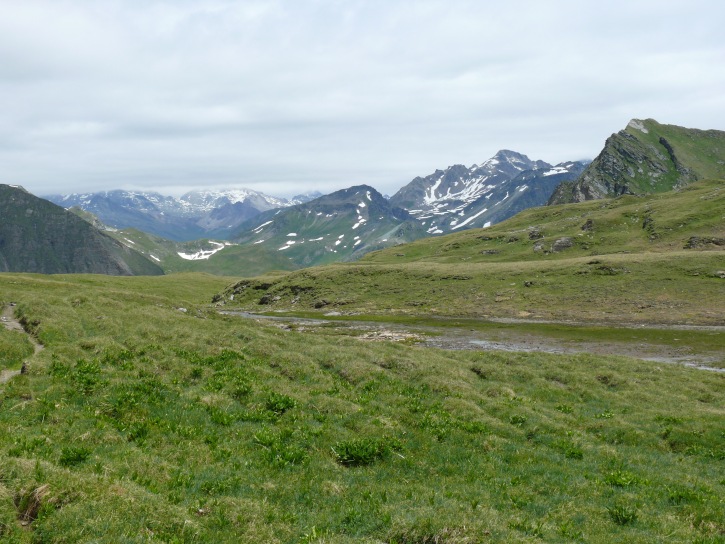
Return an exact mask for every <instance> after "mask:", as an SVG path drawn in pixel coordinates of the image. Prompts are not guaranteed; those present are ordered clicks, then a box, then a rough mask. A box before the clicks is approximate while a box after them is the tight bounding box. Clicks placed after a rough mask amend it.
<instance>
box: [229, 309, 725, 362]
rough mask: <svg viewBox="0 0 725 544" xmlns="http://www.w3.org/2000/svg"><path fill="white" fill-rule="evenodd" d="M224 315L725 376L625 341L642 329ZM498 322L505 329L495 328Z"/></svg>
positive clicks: (370, 336)
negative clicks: (614, 336)
mask: <svg viewBox="0 0 725 544" xmlns="http://www.w3.org/2000/svg"><path fill="white" fill-rule="evenodd" d="M221 313H222V314H224V315H230V316H237V317H240V318H245V319H258V320H264V321H271V322H274V323H276V324H278V326H280V327H283V328H288V329H291V330H297V331H300V332H324V331H328V332H329V333H331V334H332V333H333V332H334V333H335V334H349V335H350V336H354V337H356V338H359V339H360V340H367V341H398V342H400V341H405V342H410V343H414V344H416V345H418V346H427V347H435V348H440V349H451V350H480V351H494V350H496V351H523V352H544V353H562V354H563V353H582V352H584V353H593V354H597V355H623V356H627V357H633V358H636V359H642V360H645V361H654V362H658V363H668V364H681V365H684V366H688V367H692V368H697V369H701V370H710V371H714V372H723V373H725V368H718V367H716V366H714V365H719V364H722V363H723V361H724V360H725V354H724V353H719V354H717V353H716V354H713V353H712V352H710V353H694V352H693V350H692V349H691V348H690V347H687V346H683V347H678V346H672V345H667V344H658V343H644V342H638V341H632V340H629V341H628V340H627V339H626V338H627V331H628V330H631V329H634V328H639V329H641V328H642V326H622V327H621V328H619V327H613V328H616V329H617V330H621V332H622V334H621V337H622V340H617V341H587V340H570V339H562V338H557V337H556V336H554V335H551V334H546V332H545V331H543V330H542V331H535V332H532V331H531V330H521V329H518V330H517V327H516V325H517V324H519V323H520V324H526V325H529V327H527V328H528V329H530V328H531V327H530V326H531V325H536V324H537V323H538V322H533V321H531V320H520V321H518V320H510V319H506V320H482V321H480V324H482V325H484V324H490V325H493V326H492V327H490V328H489V327H485V326H484V327H477V328H471V327H470V326H469V327H467V326H466V325H465V324H462V325H460V326H457V325H451V324H450V323H447V324H446V325H445V326H435V325H418V324H401V323H387V322H380V321H374V322H372V321H354V320H348V319H344V320H343V319H335V317H334V316H329V317H325V318H324V319H315V318H306V317H293V316H289V315H262V314H254V313H250V312H240V311H223V312H221ZM496 324H499V325H501V326H496ZM544 324H547V325H562V326H565V327H571V328H576V327H577V324H573V323H565V322H562V323H557V322H551V321H549V322H546V323H544ZM647 328H651V329H667V330H673V329H674V330H678V331H682V334H683V335H687V332H688V331H689V330H700V331H709V332H713V333H725V327H692V326H687V325H683V326H682V327H677V326H657V325H651V326H647Z"/></svg>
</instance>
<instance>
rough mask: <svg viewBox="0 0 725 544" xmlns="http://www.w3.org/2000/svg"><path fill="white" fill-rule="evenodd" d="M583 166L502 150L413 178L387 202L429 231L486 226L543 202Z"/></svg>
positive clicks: (578, 172)
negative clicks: (480, 159)
mask: <svg viewBox="0 0 725 544" xmlns="http://www.w3.org/2000/svg"><path fill="white" fill-rule="evenodd" d="M584 166H585V163H582V162H567V163H562V164H558V165H556V166H552V165H550V164H548V163H546V162H544V161H532V160H531V159H529V158H528V157H527V156H526V155H522V154H521V153H516V152H514V151H508V150H501V151H499V152H498V153H496V155H495V156H493V157H492V158H490V159H489V160H487V161H485V162H484V163H482V164H481V165H475V164H474V165H473V166H471V167H470V168H468V167H466V166H463V165H460V164H458V165H454V166H450V167H449V168H447V169H446V170H436V171H435V172H434V173H433V174H431V175H429V176H426V177H417V178H415V179H414V180H413V181H411V182H410V183H409V184H408V185H406V186H405V187H403V188H402V189H400V190H399V191H398V192H397V193H396V194H395V195H393V196H392V197H391V199H390V203H391V204H392V205H394V206H400V207H404V208H406V209H407V210H408V211H409V212H410V214H411V215H412V216H414V217H415V218H416V219H418V220H419V221H420V222H421V224H422V225H423V226H424V227H425V230H426V233H427V234H428V235H436V234H443V233H447V232H454V231H456V230H459V229H462V228H474V227H486V226H489V225H492V224H494V223H498V222H500V221H503V220H504V219H507V218H509V217H511V216H512V215H515V214H516V213H518V212H519V211H521V210H523V209H526V208H529V207H532V206H542V205H544V204H546V202H547V200H548V199H549V197H550V196H551V193H552V192H553V191H554V189H555V188H556V186H557V185H558V184H559V183H561V182H562V181H567V180H571V179H575V178H576V177H578V175H579V174H580V173H581V172H582V171H583V169H584Z"/></svg>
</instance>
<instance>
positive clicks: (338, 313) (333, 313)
mask: <svg viewBox="0 0 725 544" xmlns="http://www.w3.org/2000/svg"><path fill="white" fill-rule="evenodd" d="M340 315H342V312H327V313H326V314H325V316H326V317H337V316H340Z"/></svg>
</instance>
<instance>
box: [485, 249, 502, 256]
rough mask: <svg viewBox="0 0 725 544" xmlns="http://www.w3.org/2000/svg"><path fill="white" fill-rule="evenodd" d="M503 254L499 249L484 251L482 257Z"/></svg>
mask: <svg viewBox="0 0 725 544" xmlns="http://www.w3.org/2000/svg"><path fill="white" fill-rule="evenodd" d="M499 253H501V252H500V251H499V250H498V249H484V250H483V251H482V252H481V255H498V254H499Z"/></svg>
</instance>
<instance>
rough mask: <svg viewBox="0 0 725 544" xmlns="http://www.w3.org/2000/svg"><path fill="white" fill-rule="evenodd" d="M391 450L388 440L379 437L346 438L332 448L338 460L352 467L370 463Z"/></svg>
mask: <svg viewBox="0 0 725 544" xmlns="http://www.w3.org/2000/svg"><path fill="white" fill-rule="evenodd" d="M389 452H390V447H389V445H388V443H387V441H386V440H383V439H379V438H357V439H353V440H345V441H341V442H337V443H336V444H335V445H334V446H333V448H332V453H333V454H334V456H335V459H336V460H337V462H338V463H340V464H341V465H346V466H351V467H355V466H363V465H370V464H372V463H373V462H375V461H377V460H378V459H382V458H383V457H385V456H386V455H387V454H388V453H389Z"/></svg>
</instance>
